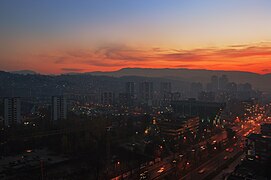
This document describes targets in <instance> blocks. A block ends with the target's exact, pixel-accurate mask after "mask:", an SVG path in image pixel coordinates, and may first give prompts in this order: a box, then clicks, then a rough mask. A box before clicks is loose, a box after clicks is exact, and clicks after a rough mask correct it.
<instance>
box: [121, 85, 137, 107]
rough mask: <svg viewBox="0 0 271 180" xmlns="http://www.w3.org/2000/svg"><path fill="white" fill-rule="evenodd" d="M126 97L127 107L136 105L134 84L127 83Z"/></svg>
mask: <svg viewBox="0 0 271 180" xmlns="http://www.w3.org/2000/svg"><path fill="white" fill-rule="evenodd" d="M125 96H126V105H129V106H132V105H134V101H135V99H136V93H135V83H134V82H126V83H125ZM122 97H124V96H122Z"/></svg>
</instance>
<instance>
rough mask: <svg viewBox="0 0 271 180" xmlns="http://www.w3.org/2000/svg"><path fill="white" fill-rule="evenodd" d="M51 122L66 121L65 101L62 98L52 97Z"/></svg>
mask: <svg viewBox="0 0 271 180" xmlns="http://www.w3.org/2000/svg"><path fill="white" fill-rule="evenodd" d="M51 111H52V112H51V113H52V120H53V121H58V120H64V119H67V100H66V98H65V97H63V96H53V97H52V109H51Z"/></svg>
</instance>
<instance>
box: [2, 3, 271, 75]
mask: <svg viewBox="0 0 271 180" xmlns="http://www.w3.org/2000/svg"><path fill="white" fill-rule="evenodd" d="M270 19H271V1H270V0H46V1H44V0H23V1H22V0H1V1H0V24H1V26H0V70H4V71H15V70H22V69H30V70H34V71H37V72H39V73H43V74H60V73H67V72H89V71H113V70H118V69H121V68H125V67H142V68H189V69H210V70H234V71H249V72H255V73H260V74H266V73H271V33H270V32H271V21H270Z"/></svg>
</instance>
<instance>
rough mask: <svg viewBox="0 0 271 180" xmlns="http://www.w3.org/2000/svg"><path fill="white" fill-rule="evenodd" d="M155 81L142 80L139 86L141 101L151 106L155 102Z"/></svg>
mask: <svg viewBox="0 0 271 180" xmlns="http://www.w3.org/2000/svg"><path fill="white" fill-rule="evenodd" d="M153 95H154V91H153V83H152V82H142V83H140V86H139V96H140V100H141V103H143V104H146V105H148V106H151V105H152V103H153Z"/></svg>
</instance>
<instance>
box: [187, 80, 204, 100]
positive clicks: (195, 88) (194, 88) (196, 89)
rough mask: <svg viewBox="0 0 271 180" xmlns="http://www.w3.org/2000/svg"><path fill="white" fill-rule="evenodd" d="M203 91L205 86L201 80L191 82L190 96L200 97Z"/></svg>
mask: <svg viewBox="0 0 271 180" xmlns="http://www.w3.org/2000/svg"><path fill="white" fill-rule="evenodd" d="M202 91H203V86H202V84H201V83H200V82H198V83H195V82H193V83H191V84H190V98H198V95H199V93H200V92H202Z"/></svg>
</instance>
